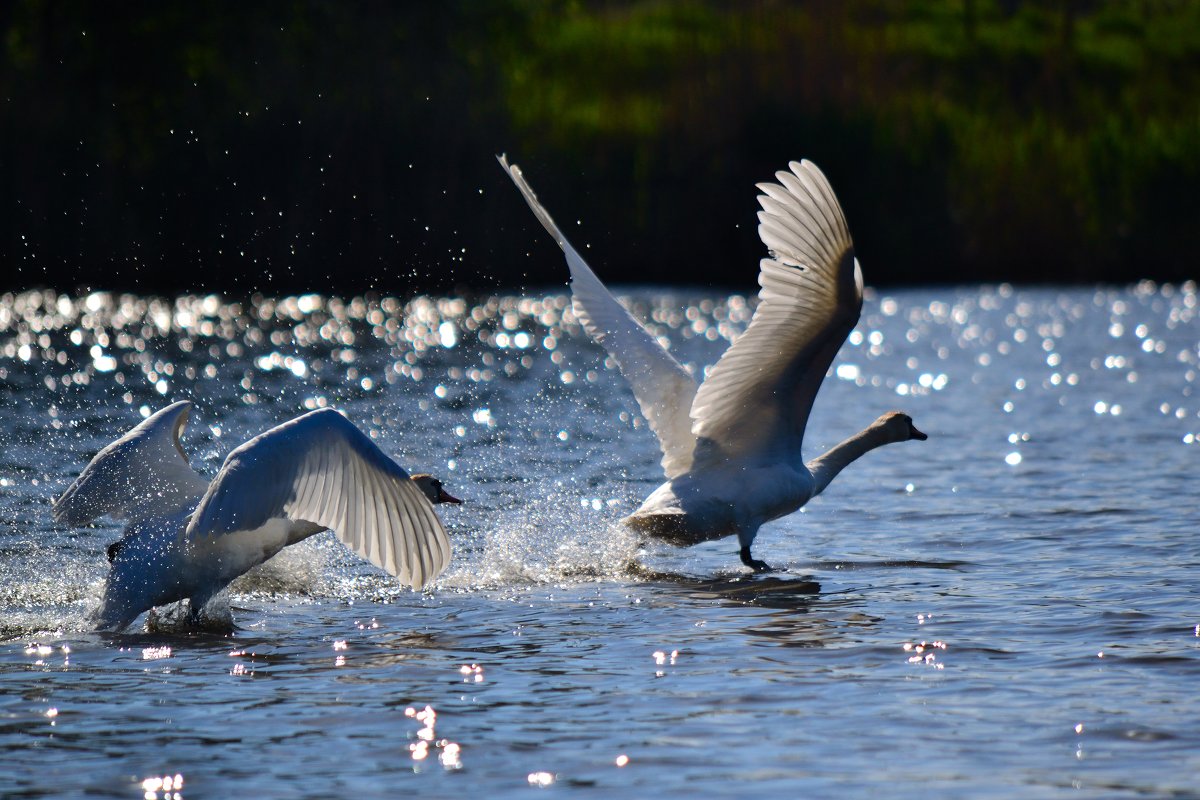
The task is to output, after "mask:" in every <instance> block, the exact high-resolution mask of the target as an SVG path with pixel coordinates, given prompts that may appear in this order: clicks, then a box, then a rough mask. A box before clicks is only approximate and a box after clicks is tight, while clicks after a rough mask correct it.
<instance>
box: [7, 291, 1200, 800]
mask: <svg viewBox="0 0 1200 800" xmlns="http://www.w3.org/2000/svg"><path fill="white" fill-rule="evenodd" d="M632 300H633V302H634V308H635V311H636V313H637V314H639V315H640V316H641V317H643V318H649V319H651V320H652V322H653V323H654V325H655V326H656V328H657V329H658V332H659V333H660V334H661V335H662V336H664V337H666V338H667V339H669V340H670V341H671V342H672V348H673V351H674V352H676V353H677V354H678V355H679V357H680V358H681V359H682V360H684V361H686V362H688V363H690V364H692V365H694V366H696V367H697V368H703V366H704V365H707V364H710V363H712V362H713V361H714V360H715V359H716V357H717V356H718V355H719V354H720V352H721V351H722V350H723V349H724V347H726V346H727V341H728V339H729V337H731V336H733V335H735V334H736V333H737V332H739V331H740V330H742V329H743V328H744V326H745V323H746V320H747V319H748V316H749V313H750V311H751V310H752V305H753V301H752V300H748V299H746V298H742V297H731V298H727V297H717V296H708V295H704V294H702V293H697V292H694V291H686V290H678V291H671V292H640V293H636V294H635V295H634V296H633V298H632ZM1197 301H1198V297H1197V289H1196V286H1195V285H1192V284H1187V285H1184V286H1154V285H1150V284H1143V285H1139V286H1135V287H1129V288H1082V289H1081V288H1070V289H1060V290H1056V289H1038V290H1025V289H1021V288H1011V287H1007V286H1000V287H986V288H964V289H935V290H906V291H897V292H871V293H869V294H868V298H867V303H866V307H865V309H864V314H863V319H862V321H861V323H860V325H859V327H858V328H857V330H856V332H855V334H854V335H853V336H852V337H851V340H850V341H849V342H848V343H847V344H846V346H845V347H844V348H843V349H842V352H841V354H840V355H839V357H838V359H837V361H836V362H835V364H834V369H833V370H832V371H831V375H830V377H829V378H828V380H827V381H826V385H825V387H824V389H823V390H822V392H821V395H820V396H819V397H818V399H817V409H816V413H815V415H814V418H813V420H812V423H811V424H810V426H809V437H810V441H809V442H808V444H807V452H806V456H808V457H812V456H814V455H817V454H818V453H819V452H820V451H821V450H823V449H824V448H826V447H829V446H831V445H832V444H835V443H836V442H838V441H840V440H841V439H842V438H844V437H845V436H847V435H849V434H851V433H853V432H855V431H857V430H858V429H860V428H862V427H863V426H865V425H866V424H867V423H869V422H870V421H871V420H873V419H874V418H875V417H876V416H878V415H879V414H880V413H882V412H884V411H888V410H891V409H893V408H896V409H902V410H904V411H907V412H908V413H910V414H912V416H913V417H914V419H915V421H916V424H917V426H918V427H920V428H921V429H922V430H924V431H926V432H927V433H928V434H929V440H928V441H927V442H908V443H904V444H899V445H894V446H890V447H887V448H883V449H881V450H879V451H876V452H874V453H871V454H870V455H868V456H867V457H866V458H864V459H863V460H861V461H860V462H857V463H855V464H854V465H852V466H851V467H850V468H848V469H847V470H846V471H845V472H843V473H842V475H841V476H839V477H838V479H837V481H836V482H835V483H834V484H833V485H832V486H831V487H830V488H829V489H828V490H827V491H826V493H825V494H824V495H822V496H821V497H820V498H818V499H817V500H815V501H814V502H813V503H812V504H811V505H810V506H808V507H807V508H806V509H804V511H803V512H801V513H798V514H795V515H793V516H791V517H789V518H785V519H783V520H780V521H778V522H776V523H773V524H771V525H768V526H766V527H765V528H764V529H763V530H762V532H761V533H760V535H759V539H758V541H757V543H756V545H755V555H756V556H758V557H760V558H762V559H764V560H766V561H767V562H769V563H771V564H772V565H774V566H776V567H779V568H781V570H782V571H780V572H778V573H775V574H770V575H762V576H758V575H750V574H748V573H747V572H746V571H745V570H744V568H742V567H741V565H740V564H739V562H738V560H737V556H736V553H735V551H736V544H735V542H734V541H733V540H729V539H727V540H723V541H719V542H713V543H708V544H704V545H701V546H698V547H695V548H691V549H683V550H679V549H673V548H670V547H668V546H665V545H659V544H649V545H643V544H641V543H639V542H637V541H636V540H634V539H632V538H631V537H630V536H629V535H628V534H626V533H624V532H623V531H622V530H621V529H620V528H619V526H618V525H617V520H619V518H620V517H621V516H622V515H623V514H624V513H628V512H629V511H630V510H631V509H633V508H634V507H636V504H637V502H638V501H639V500H640V499H641V497H643V496H644V495H645V494H647V493H648V492H649V491H650V490H651V489H652V488H653V487H654V486H655V485H656V484H657V483H658V482H659V473H658V466H657V462H658V453H657V448H656V443H655V441H654V437H653V435H652V434H651V433H650V432H649V430H648V429H646V427H645V426H644V425H643V424H642V423H641V421H640V419H639V418H638V415H637V411H636V406H635V405H634V403H633V400H632V397H631V396H630V395H629V393H628V391H627V389H626V388H625V386H624V384H623V382H622V380H621V378H620V375H619V374H618V373H617V372H616V371H615V370H614V369H611V368H609V367H610V365H606V364H605V360H604V356H603V353H602V352H600V351H599V350H598V349H597V348H596V347H594V346H593V345H591V344H590V343H589V342H588V341H587V340H586V339H585V338H584V337H583V336H582V335H581V333H580V331H579V329H578V326H577V325H575V323H574V320H573V319H572V317H571V315H570V313H569V310H568V303H567V299H566V298H565V297H563V296H562V295H559V294H548V295H544V296H536V297H491V298H489V297H481V298H475V299H472V300H461V299H430V298H420V299H417V300H413V301H409V302H405V301H398V300H394V299H390V298H368V299H356V300H346V301H342V300H338V299H334V298H327V297H318V296H305V297H298V298H297V297H293V298H280V299H259V300H257V301H245V302H242V303H231V302H226V301H223V300H222V299H220V298H216V297H181V298H176V299H160V298H143V297H135V296H114V295H104V294H95V295H90V296H84V297H64V296H57V295H53V294H45V293H28V294H22V295H16V296H14V295H6V296H3V297H2V298H0V752H3V753H4V756H3V759H2V761H0V794H3V795H4V796H5V797H47V796H72V797H73V796H81V795H84V794H87V795H88V796H95V797H115V798H143V797H145V798H148V799H152V798H163V797H172V798H173V797H176V796H178V797H180V798H188V797H192V798H198V797H219V796H230V795H234V794H244V795H255V796H296V797H298V796H311V797H328V796H356V797H395V796H404V795H417V794H424V795H426V796H441V797H451V796H462V797H483V796H487V797H505V796H533V795H535V794H536V793H537V792H542V791H544V792H549V793H552V794H558V795H563V796H566V795H580V796H590V797H616V796H628V797H632V796H646V795H648V794H649V793H651V792H656V793H662V794H664V795H665V796H675V797H682V796H688V797H745V796H748V795H750V794H751V793H756V794H757V793H767V792H771V793H779V794H780V795H781V796H788V797H848V796H850V797H868V796H869V797H878V796H882V793H884V792H886V793H887V796H945V797H997V798H1010V797H1018V796H1019V797H1023V798H1048V797H1064V796H1070V797H1147V796H1172V795H1174V796H1196V793H1197V792H1198V791H1200V790H1198V788H1197V787H1198V786H1200V783H1198V779H1197V776H1198V775H1200V705H1198V704H1197V702H1196V700H1195V696H1196V687H1197V686H1198V685H1200V636H1198V634H1200V627H1198V626H1200V596H1198V592H1197V588H1196V586H1197V580H1196V575H1197V574H1200V572H1198V569H1200V546H1198V542H1197V533H1196V531H1197V528H1198V523H1200V512H1198V511H1197V506H1196V496H1197V495H1196V486H1197V478H1198V477H1200V466H1198V465H1200V398H1198V397H1197V396H1195V389H1196V384H1197V371H1198V369H1200V367H1198V361H1200V350H1198V340H1200V336H1198V333H1197V332H1198V330H1200V328H1198V325H1197V319H1196V315H1197ZM184 398H187V399H191V400H193V401H194V402H195V403H196V406H197V408H196V410H195V412H194V414H193V415H192V420H191V424H190V428H189V431H188V432H187V433H186V434H185V436H184V445H185V448H186V449H187V450H188V452H189V453H190V454H191V455H192V459H193V464H194V465H195V466H197V468H198V469H200V470H201V471H202V472H205V473H208V474H211V473H212V472H214V471H215V470H216V468H217V467H218V466H219V464H220V462H221V460H222V458H223V457H224V455H225V453H227V452H228V451H229V450H230V449H232V448H233V447H234V446H236V445H237V444H239V443H240V442H242V441H244V440H245V439H247V438H249V437H250V436H252V435H254V434H256V433H258V432H260V431H262V430H264V429H266V428H267V427H270V426H271V425H274V424H277V423H279V422H282V421H284V420H286V419H288V418H290V417H292V416H295V415H296V414H298V413H301V412H303V411H304V410H306V409H309V408H314V407H317V406H319V405H327V404H328V405H335V406H337V407H339V408H341V409H344V410H345V411H347V412H348V413H349V414H350V416H351V418H352V419H353V420H354V421H355V422H356V423H358V424H359V425H360V426H362V427H363V428H364V429H365V430H367V431H368V432H369V433H370V434H371V435H372V436H374V437H375V438H376V440H377V441H378V443H379V444H380V445H381V446H382V447H383V448H384V449H385V450H386V451H388V452H389V453H391V454H393V455H394V456H395V457H396V458H397V460H398V461H399V462H400V463H401V464H402V465H404V466H405V467H406V468H409V469H410V470H426V471H432V472H435V473H437V474H438V475H439V476H441V477H442V478H443V479H444V480H445V481H446V484H447V486H448V488H450V490H451V491H452V492H453V493H454V494H456V495H459V496H462V497H463V498H464V499H465V500H466V501H467V502H466V504H464V505H463V506H461V507H455V508H447V507H442V511H443V518H444V519H445V520H446V522H447V524H448V526H449V528H450V529H451V533H452V536H453V538H454V541H455V547H456V554H455V560H454V563H453V564H452V566H451V568H450V569H449V571H448V572H447V573H446V574H445V575H444V576H443V578H442V579H441V580H440V581H439V582H438V583H437V585H436V586H434V587H433V588H432V590H430V591H428V592H426V593H424V594H417V593H412V592H409V591H406V590H402V589H400V588H399V587H397V586H396V585H395V583H394V582H393V581H392V580H391V579H390V578H388V576H386V575H384V574H382V573H381V572H379V571H377V570H375V569H374V568H373V567H370V566H369V565H365V564H363V563H361V562H360V561H358V560H357V559H355V558H354V557H353V556H352V555H350V554H348V553H347V552H346V551H345V550H344V548H342V546H341V545H340V544H339V543H338V542H337V541H336V540H335V539H333V538H332V537H331V536H330V535H328V534H325V535H322V536H320V537H316V538H315V539H314V540H310V541H309V542H306V543H304V544H301V545H299V546H297V547H295V548H291V549H290V550H289V551H285V552H284V553H283V554H281V556H279V557H278V558H277V559H276V560H275V561H273V562H269V563H268V564H266V565H264V566H263V567H262V568H260V569H259V570H258V571H256V572H255V573H252V574H250V575H248V576H246V577H245V578H243V579H242V580H240V581H239V582H238V583H237V584H235V586H234V587H233V590H232V592H231V593H230V594H229V596H228V597H227V598H226V599H225V600H224V601H223V602H225V603H227V604H228V606H229V613H230V614H231V615H232V618H233V620H234V621H235V623H236V625H237V629H236V630H235V631H234V632H233V633H232V634H229V633H220V632H186V631H184V632H180V631H178V630H175V629H173V628H170V627H168V626H163V625H161V624H159V623H158V622H156V621H150V622H147V621H145V620H144V619H143V620H139V622H138V623H136V624H135V625H134V626H133V628H131V629H130V631H129V632H127V633H125V634H123V635H116V636H113V635H101V634H96V633H92V632H89V631H88V629H87V622H86V616H87V614H88V612H89V611H90V610H91V609H93V608H94V607H95V605H96V604H97V602H98V598H99V593H100V590H101V587H102V585H103V580H104V575H105V570H106V567H107V563H106V560H105V557H104V549H105V547H106V546H107V545H108V543H109V542H111V541H113V540H114V539H116V538H117V537H118V536H119V534H120V529H119V527H118V526H116V525H114V524H110V523H107V522H105V523H102V524H98V525H96V526H95V527H93V528H89V529H84V530H65V529H62V528H59V527H58V526H56V525H54V524H52V523H51V521H50V519H49V513H48V510H49V504H50V502H51V501H52V499H53V498H54V497H55V496H57V494H58V493H60V492H61V491H62V490H63V489H64V488H65V487H66V486H67V485H68V483H69V482H70V481H71V480H72V479H73V477H74V476H75V475H76V474H77V473H78V470H79V469H80V468H81V467H82V465H83V464H84V463H86V461H87V459H88V458H90V457H91V455H92V454H94V453H95V451H96V450H98V449H99V448H100V447H102V446H103V445H104V444H106V443H107V442H108V441H110V440H111V439H113V438H115V437H116V436H117V435H119V434H120V433H122V432H123V431H124V430H126V429H128V428H129V427H131V426H132V425H133V424H135V423H136V422H137V421H138V420H139V419H141V418H142V416H144V415H146V414H148V413H150V412H151V411H152V410H154V409H157V408H159V407H161V406H163V405H166V404H167V403H168V402H170V401H174V400H178V399H184ZM427 709H431V710H432V713H429V712H428V711H427Z"/></svg>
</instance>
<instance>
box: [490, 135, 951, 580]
mask: <svg viewBox="0 0 1200 800" xmlns="http://www.w3.org/2000/svg"><path fill="white" fill-rule="evenodd" d="M499 160H500V164H501V166H503V167H504V169H505V170H506V171H507V172H508V174H509V177H511V178H512V180H513V182H514V183H515V184H516V185H517V188H518V189H520V191H521V194H522V195H523V196H524V197H525V201H526V202H527V203H528V204H529V207H530V208H531V209H532V210H533V213H534V215H535V216H537V218H538V220H539V221H540V222H541V223H542V225H543V226H545V228H546V230H547V231H549V232H550V235H551V236H553V237H554V239H555V241H556V242H558V245H559V247H561V248H562V250H563V253H564V254H565V256H566V260H567V266H568V267H569V269H570V272H571V294H572V308H573V310H574V314H575V316H576V318H577V319H578V320H579V322H580V324H581V325H582V326H583V328H584V330H585V331H586V332H587V334H588V335H589V336H590V337H591V338H592V339H593V340H595V341H596V342H597V343H598V344H600V345H601V346H602V347H603V348H604V349H605V350H606V351H607V352H608V354H609V355H611V356H612V357H613V359H614V360H615V361H616V362H617V365H618V366H619V368H620V370H621V373H622V374H623V375H624V376H625V379H626V380H628V381H629V384H630V386H631V388H632V389H633V395H634V397H635V399H636V400H637V403H638V406H639V407H640V408H641V411H642V415H643V416H644V417H645V418H646V421H647V422H648V423H649V425H650V428H651V429H652V430H653V431H654V432H655V434H657V436H658V441H659V445H660V446H661V448H662V454H663V456H662V467H663V471H664V472H665V473H666V478H667V481H666V483H664V484H662V485H661V486H659V487H658V488H657V489H656V490H654V492H653V493H651V494H650V496H649V497H647V498H646V500H645V501H644V502H643V503H642V505H641V507H640V508H638V509H637V510H636V511H634V512H633V513H632V514H630V515H629V516H628V517H626V518H625V519H624V520H623V521H624V522H625V524H627V525H628V526H629V527H631V528H633V529H634V530H636V531H639V532H642V533H645V534H648V535H650V536H654V537H656V538H660V539H664V540H666V541H668V542H670V543H673V544H678V545H691V544H696V543H698V542H701V541H707V540H712V539H720V538H723V537H725V536H729V535H733V534H736V535H737V537H738V543H739V544H740V545H741V550H740V553H739V554H740V556H741V560H742V563H743V564H745V565H746V566H748V567H750V568H752V569H754V570H756V571H767V570H770V567H769V566H768V565H767V564H766V563H764V562H763V561H761V560H759V559H756V558H754V557H753V556H752V555H751V553H750V546H751V544H752V543H753V542H754V537H755V536H756V535H757V533H758V529H759V527H761V526H762V525H763V524H764V523H766V522H769V521H771V520H773V519H778V518H779V517H782V516H785V515H787V514H791V513H792V512H794V511H796V510H797V509H799V508H800V507H801V506H803V505H804V504H805V503H807V502H808V501H809V500H811V499H812V498H814V497H816V496H817V495H818V494H820V493H821V492H822V491H823V490H824V489H825V487H827V486H828V485H829V482H830V481H832V480H833V479H834V477H835V476H836V475H837V474H838V473H839V472H841V471H842V469H844V468H845V467H846V466H847V465H848V464H850V463H851V462H852V461H854V460H856V459H858V458H859V457H861V456H862V455H864V454H865V453H867V452H869V451H871V450H873V449H875V448H876V447H879V446H881V445H885V444H890V443H892V442H904V441H908V440H910V439H918V440H924V439H926V438H927V437H926V435H925V434H924V433H922V432H921V431H919V430H917V428H916V427H915V426H914V425H913V422H912V419H911V418H910V417H909V416H908V415H907V414H903V413H900V412H895V411H893V412H889V413H887V414H884V415H883V416H881V417H879V418H878V419H876V420H875V421H874V422H873V423H871V424H870V425H869V426H868V427H867V428H865V429H864V430H863V431H861V432H859V433H857V434H855V435H854V436H851V437H850V438H849V439H846V440H845V441H844V442H842V443H841V444H838V445H837V446H835V447H833V448H831V449H830V450H828V451H827V452H825V453H824V454H822V455H821V456H819V457H817V458H815V459H813V460H811V461H809V462H807V463H805V462H804V460H803V458H802V456H801V445H802V443H803V440H804V429H805V426H806V425H807V423H808V417H809V413H810V411H811V410H812V406H813V401H814V400H815V398H816V395H817V390H818V389H820V387H821V382H822V381H823V380H824V378H825V373H826V372H827V371H828V369H829V366H830V364H831V363H832V362H833V359H834V356H836V355H837V351H838V349H839V348H840V347H841V346H842V342H844V341H845V339H846V336H847V335H849V333H850V331H851V330H853V329H854V326H855V324H857V322H858V318H859V314H860V312H861V310H862V287H863V280H862V271H861V269H860V268H859V264H858V260H857V259H856V258H855V256H854V245H853V242H852V241H851V239H850V231H849V229H848V227H847V225H846V219H845V217H844V215H843V214H842V209H841V206H840V205H839V204H838V201H837V198H836V197H835V196H834V193H833V189H832V188H831V187H830V185H829V182H828V181H827V180H826V179H825V176H824V175H823V174H822V173H821V171H820V170H819V169H817V167H816V165H814V164H813V163H811V162H809V161H801V162H795V161H793V162H791V163H790V164H789V165H788V166H789V170H788V171H780V172H777V173H775V177H776V180H777V181H778V183H760V184H758V188H759V189H760V190H761V191H762V192H763V194H762V195H760V196H759V198H758V202H759V204H760V205H761V206H762V210H761V211H759V213H758V219H759V226H758V233H759V236H760V238H761V239H762V241H763V243H764V244H765V245H766V246H767V249H768V251H769V256H770V257H768V258H764V259H763V260H762V261H761V262H760V269H759V276H758V282H759V285H760V286H761V287H762V288H761V290H760V291H759V295H758V297H759V304H758V308H757V309H756V310H755V312H754V316H753V318H752V319H751V321H750V325H749V327H748V328H747V329H746V331H745V332H744V333H743V334H742V335H741V336H739V337H738V338H737V340H736V341H734V343H733V344H732V345H730V347H729V349H728V350H726V351H725V353H724V354H723V355H722V356H721V358H720V359H719V360H718V361H717V363H716V365H715V366H714V367H713V368H712V369H711V370H710V371H709V374H708V376H707V378H705V380H704V382H703V383H700V384H699V385H697V383H696V380H695V379H694V378H693V377H692V376H691V374H690V373H689V372H688V371H687V370H686V369H685V368H684V367H683V366H682V365H681V364H680V363H679V362H678V361H676V360H675V358H674V357H672V356H671V354H670V353H669V352H668V351H667V350H666V349H665V348H664V347H663V346H662V345H661V344H659V342H658V340H657V339H656V338H655V337H654V335H653V334H651V333H650V332H649V331H648V330H647V329H646V328H645V327H644V326H642V325H641V324H640V323H639V322H638V321H637V320H635V319H634V318H633V317H632V316H631V315H630V314H629V312H628V311H626V310H625V308H624V307H623V306H621V304H620V303H618V302H617V300H616V299H615V298H614V297H613V296H612V294H611V293H609V291H608V289H606V288H605V286H604V284H602V283H601V282H600V279H599V278H597V277H596V275H595V273H593V272H592V270H591V268H590V267H588V265H587V263H586V262H585V261H584V260H583V258H582V257H581V256H580V255H579V253H578V251H576V250H575V248H573V247H572V246H571V244H570V242H568V241H567V239H566V237H565V236H563V234H562V231H561V230H560V229H559V227H558V226H557V225H556V224H555V223H554V220H553V219H552V218H551V216H550V214H549V213H548V212H547V211H546V209H545V208H544V207H542V205H541V203H539V202H538V199H537V196H536V195H535V194H534V192H533V190H532V189H531V188H530V187H529V184H528V183H526V181H525V178H524V176H523V175H522V173H521V170H520V169H519V168H518V167H517V166H516V165H515V164H511V165H510V164H509V163H508V161H507V159H506V158H505V157H504V156H500V157H499Z"/></svg>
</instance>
